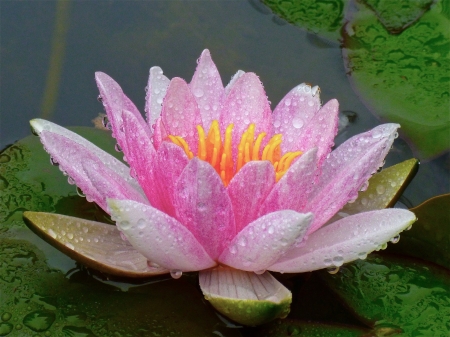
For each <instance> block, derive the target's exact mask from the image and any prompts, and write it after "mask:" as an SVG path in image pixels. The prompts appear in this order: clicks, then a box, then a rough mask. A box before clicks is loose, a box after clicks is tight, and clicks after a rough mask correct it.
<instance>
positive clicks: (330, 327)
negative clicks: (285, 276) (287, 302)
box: [255, 319, 371, 337]
mask: <svg viewBox="0 0 450 337" xmlns="http://www.w3.org/2000/svg"><path fill="white" fill-rule="evenodd" d="M257 331H258V335H257V336H265V337H288V336H298V337H310V336H320V337H336V336H339V337H361V336H371V335H369V334H368V333H369V330H368V329H365V328H361V327H355V326H346V325H340V324H330V323H318V322H307V321H299V320H295V319H286V320H283V321H278V322H274V323H271V324H267V325H265V326H262V327H261V328H258V330H257ZM255 336H256V335H255Z"/></svg>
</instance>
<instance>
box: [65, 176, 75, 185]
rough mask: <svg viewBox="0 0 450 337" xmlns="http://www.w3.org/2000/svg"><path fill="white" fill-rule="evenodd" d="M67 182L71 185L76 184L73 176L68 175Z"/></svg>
mask: <svg viewBox="0 0 450 337" xmlns="http://www.w3.org/2000/svg"><path fill="white" fill-rule="evenodd" d="M67 182H68V183H69V185H75V180H73V178H72V177H67Z"/></svg>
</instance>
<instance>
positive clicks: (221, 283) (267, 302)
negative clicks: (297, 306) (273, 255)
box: [199, 267, 292, 325]
mask: <svg viewBox="0 0 450 337" xmlns="http://www.w3.org/2000/svg"><path fill="white" fill-rule="evenodd" d="M199 277H200V287H201V289H202V291H203V294H204V295H205V298H206V299H207V300H208V301H209V302H210V303H211V304H212V306H213V307H214V308H216V309H217V311H219V312H220V313H222V314H224V315H225V316H227V317H228V318H230V319H232V320H233V321H235V322H238V323H240V324H244V325H258V324H262V323H266V322H269V321H271V320H273V319H275V318H278V317H281V318H284V317H286V316H287V314H288V313H289V306H290V304H291V301H292V294H291V292H290V291H289V290H288V289H287V288H286V287H285V286H283V285H282V284H281V283H280V282H278V281H277V280H276V279H275V278H274V277H273V276H272V275H271V274H270V273H268V272H264V273H262V274H260V275H257V274H255V273H253V272H246V271H243V270H237V269H232V268H225V267H223V268H222V267H219V268H215V269H213V270H204V271H201V272H200V275H199Z"/></svg>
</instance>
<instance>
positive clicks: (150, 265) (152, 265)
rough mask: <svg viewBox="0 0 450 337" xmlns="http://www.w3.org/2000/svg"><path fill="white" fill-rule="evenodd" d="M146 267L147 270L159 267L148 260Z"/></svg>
mask: <svg viewBox="0 0 450 337" xmlns="http://www.w3.org/2000/svg"><path fill="white" fill-rule="evenodd" d="M147 266H148V267H149V268H151V269H155V268H159V267H160V266H159V264H157V263H156V262H152V261H149V260H147Z"/></svg>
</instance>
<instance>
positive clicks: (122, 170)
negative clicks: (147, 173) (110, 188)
mask: <svg viewBox="0 0 450 337" xmlns="http://www.w3.org/2000/svg"><path fill="white" fill-rule="evenodd" d="M30 124H31V127H32V128H33V129H34V131H35V132H36V133H38V134H39V135H40V133H41V132H42V131H49V132H51V133H53V134H58V135H61V136H64V137H65V138H67V139H69V140H71V141H72V142H74V143H76V144H79V145H81V146H82V147H83V148H84V150H83V152H85V151H88V152H90V153H91V154H92V155H93V156H94V157H97V158H99V159H100V161H101V162H102V163H104V164H105V166H107V167H109V168H110V169H111V170H113V171H114V172H115V173H116V174H118V175H119V176H120V177H121V179H123V180H125V181H126V182H127V183H128V184H129V185H130V186H132V187H133V188H134V189H135V190H136V191H138V192H139V193H141V194H143V191H142V189H141V187H140V186H139V184H138V183H137V182H136V180H134V179H133V178H132V177H131V176H130V168H129V167H128V166H126V165H125V164H124V163H122V162H121V161H120V160H118V159H116V158H114V157H113V156H111V155H110V154H109V153H107V152H105V151H103V150H102V149H100V148H99V147H97V146H96V145H94V144H92V143H91V142H90V141H88V140H87V139H85V138H83V137H81V136H79V135H77V134H76V133H75V132H72V131H70V130H68V129H66V128H63V127H62V126H59V125H57V124H55V123H52V122H49V121H46V120H44V119H39V118H36V119H33V120H32V121H30Z"/></svg>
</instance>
